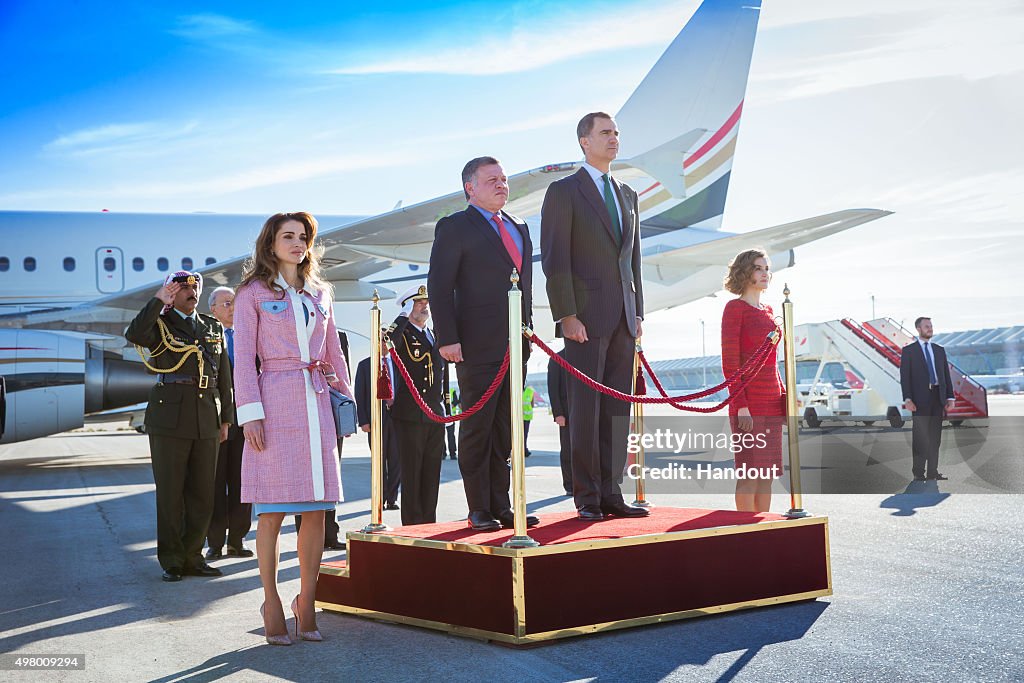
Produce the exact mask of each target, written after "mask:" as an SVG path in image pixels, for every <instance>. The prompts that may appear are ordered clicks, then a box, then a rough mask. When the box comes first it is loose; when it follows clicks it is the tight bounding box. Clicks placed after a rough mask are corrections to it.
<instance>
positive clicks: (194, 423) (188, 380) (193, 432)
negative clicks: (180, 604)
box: [124, 271, 235, 581]
mask: <svg viewBox="0 0 1024 683" xmlns="http://www.w3.org/2000/svg"><path fill="white" fill-rule="evenodd" d="M202 286H203V285H202V276H201V275H200V274H199V273H190V272H187V271H178V272H175V273H173V274H171V275H169V276H168V277H167V279H166V280H165V281H164V285H163V287H161V288H160V289H159V290H158V291H157V293H156V295H155V296H154V297H153V298H152V299H150V300H149V303H147V304H146V305H145V307H143V309H142V310H141V311H140V312H139V314H138V315H137V316H135V319H134V320H132V321H131V323H130V324H129V325H128V328H127V329H126V330H125V333H124V336H125V338H126V339H127V340H128V341H130V342H131V343H133V344H136V345H137V346H145V347H147V348H148V349H149V351H150V354H151V356H150V358H149V359H148V361H147V367H148V368H149V369H150V370H152V371H154V372H156V373H157V381H156V384H155V385H153V389H152V390H151V391H150V392H149V404H148V405H147V406H146V434H148V435H149V451H150V457H151V459H152V465H153V482H154V483H155V484H156V554H157V559H158V560H159V561H160V566H161V567H162V568H163V570H164V573H163V580H164V581H181V577H182V576H183V575H188V576H220V575H221V571H220V570H219V569H217V568H216V567H211V566H210V565H208V564H207V563H206V560H204V559H203V556H202V554H201V552H202V549H203V540H204V539H205V537H206V530H207V528H208V527H209V525H210V516H211V515H212V514H213V482H214V478H215V477H216V473H217V446H218V444H220V443H222V442H223V441H225V440H226V439H227V438H228V429H229V427H230V426H231V425H232V424H234V423H235V403H234V396H233V395H232V384H231V372H230V371H228V368H230V367H231V361H230V360H229V358H228V350H227V346H226V345H225V343H224V342H225V340H224V328H222V327H221V324H220V323H219V322H217V319H216V318H214V317H213V316H209V315H202V314H199V313H196V304H197V303H198V302H199V295H200V294H201V293H202ZM217 399H219V400H220V406H219V407H218V405H217V403H218V402H217Z"/></svg>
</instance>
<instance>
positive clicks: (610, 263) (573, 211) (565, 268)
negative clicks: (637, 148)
mask: <svg viewBox="0 0 1024 683" xmlns="http://www.w3.org/2000/svg"><path fill="white" fill-rule="evenodd" d="M612 186H613V187H614V188H615V192H616V193H617V194H618V197H619V204H620V205H621V206H622V214H623V216H622V246H621V247H620V246H619V245H618V244H616V240H615V237H614V235H613V233H612V224H611V217H610V216H609V215H608V209H607V208H606V207H605V204H604V198H603V197H602V195H601V193H600V192H598V189H597V185H595V184H594V181H593V180H592V179H591V177H590V174H588V173H587V171H586V169H583V168H581V169H580V170H579V171H577V172H576V173H574V174H573V175H571V176H569V177H567V178H563V179H562V180H559V181H557V182H554V183H551V185H549V186H548V190H547V193H546V194H545V195H544V205H543V207H542V209H541V223H540V249H541V263H542V265H543V267H544V275H545V276H546V277H547V289H548V302H549V303H550V304H551V315H552V317H553V318H554V319H555V320H561V319H562V318H564V317H566V316H569V315H575V316H576V317H578V318H579V319H580V321H581V322H582V323H583V324H584V325H586V327H587V335H588V336H589V337H606V336H608V335H610V334H611V333H612V331H614V329H615V326H616V325H618V324H619V320H621V319H622V316H623V314H625V316H626V322H627V324H628V325H629V330H630V332H632V333H633V336H636V318H637V317H640V318H643V315H644V295H643V280H642V278H641V276H640V260H641V259H640V212H639V206H638V203H637V195H636V192H634V191H633V189H632V188H631V187H629V186H628V185H623V184H622V183H620V182H618V181H617V180H615V179H614V178H613V179H612ZM558 334H559V336H560V335H561V331H560V330H559V331H558Z"/></svg>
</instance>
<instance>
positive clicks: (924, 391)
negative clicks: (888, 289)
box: [900, 317, 956, 481]
mask: <svg viewBox="0 0 1024 683" xmlns="http://www.w3.org/2000/svg"><path fill="white" fill-rule="evenodd" d="M914 327H915V328H917V340H916V341H914V342H913V343H912V344H908V345H907V346H904V347H903V353H902V354H901V356H900V384H901V385H902V388H903V407H904V408H906V409H907V410H909V411H911V412H912V413H913V414H914V424H913V434H914V441H913V446H912V448H913V453H914V465H913V473H914V479H915V480H916V481H924V480H925V479H937V480H944V479H946V477H945V476H944V475H942V474H940V473H939V446H940V444H941V443H942V419H943V417H945V415H946V410H947V409H948V408H952V407H953V404H954V403H955V402H956V397H955V395H954V393H953V382H952V380H951V379H950V377H949V363H948V362H947V361H946V350H945V349H944V348H942V347H941V346H939V345H938V344H933V343H932V342H931V341H930V340H931V338H932V335H933V334H934V332H933V329H932V320H931V318H925V317H921V318H918V319H917V320H915V321H914Z"/></svg>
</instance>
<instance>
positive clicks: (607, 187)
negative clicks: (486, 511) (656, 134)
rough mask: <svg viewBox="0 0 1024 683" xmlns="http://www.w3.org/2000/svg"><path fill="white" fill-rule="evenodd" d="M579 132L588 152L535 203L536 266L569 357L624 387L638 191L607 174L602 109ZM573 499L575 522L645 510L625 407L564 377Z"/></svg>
mask: <svg viewBox="0 0 1024 683" xmlns="http://www.w3.org/2000/svg"><path fill="white" fill-rule="evenodd" d="M576 135H577V138H578V139H579V144H580V147H581V148H582V149H583V154H584V156H585V158H586V161H585V163H584V164H583V167H582V168H581V169H580V170H579V171H577V172H576V173H574V174H573V175H571V176H569V177H567V178H563V179H562V180H559V181H557V182H554V183H552V184H551V185H550V186H549V187H548V190H547V194H546V195H545V196H544V205H543V208H542V209H541V230H540V243H541V264H542V266H543V268H544V274H545V276H546V277H547V290H548V300H549V302H550V304H551V314H552V316H553V317H554V319H555V321H556V322H557V326H556V328H557V333H558V334H559V335H561V336H562V337H564V338H565V358H566V360H568V361H569V362H570V363H571V364H572V365H574V366H575V367H576V368H578V369H579V370H581V371H583V372H584V373H585V374H587V375H589V376H590V377H593V378H594V379H596V380H597V381H599V382H601V383H602V384H605V385H608V386H610V387H613V388H615V389H618V390H619V391H624V392H627V393H629V391H630V386H631V382H632V373H633V349H634V341H635V339H637V338H638V337H639V336H640V334H641V322H640V321H641V319H642V318H643V301H644V299H643V288H642V280H641V277H640V220H639V216H640V211H639V206H638V202H637V195H636V192H635V191H633V189H632V188H631V187H629V186H628V185H623V184H622V183H620V182H619V181H617V180H615V179H614V178H613V177H612V176H611V173H610V167H611V163H612V161H613V160H614V159H615V157H616V156H617V155H618V153H619V130H618V128H617V127H616V125H615V120H614V119H613V118H612V117H611V116H610V115H609V114H605V113H604V112H593V113H590V114H587V115H586V116H584V117H583V118H582V119H581V120H580V122H579V124H578V125H577V127H576ZM569 405H570V408H569V415H570V416H571V419H570V420H569V429H570V441H571V444H572V445H571V449H572V479H573V498H574V500H575V502H576V511H577V515H578V516H579V518H580V519H582V520H586V521H597V520H601V519H604V517H605V516H617V517H643V516H645V515H647V514H648V513H647V511H646V510H644V509H643V508H638V507H633V506H631V505H626V503H625V501H624V500H623V498H622V491H621V490H620V485H621V483H622V473H623V469H624V468H625V465H626V437H627V433H628V420H629V404H628V403H624V402H622V401H617V400H615V399H613V398H610V397H608V396H604V395H602V394H599V393H597V392H596V391H594V390H592V389H590V388H588V387H586V386H585V385H583V384H582V383H580V382H578V381H573V382H570V383H569Z"/></svg>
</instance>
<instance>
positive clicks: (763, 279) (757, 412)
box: [722, 249, 786, 512]
mask: <svg viewBox="0 0 1024 683" xmlns="http://www.w3.org/2000/svg"><path fill="white" fill-rule="evenodd" d="M771 280H772V276H771V265H770V264H769V263H768V255H767V254H766V253H765V252H764V251H762V250H760V249H749V250H747V251H744V252H741V253H739V254H737V255H736V257H735V258H734V259H733V260H732V263H730V264H729V274H728V276H727V277H726V278H725V288H726V289H727V290H729V291H730V292H732V293H733V294H738V295H739V298H738V299H733V300H732V301H730V302H729V303H727V304H726V305H725V311H724V312H723V313H722V372H723V373H724V374H725V376H726V377H731V376H732V375H733V374H734V373H735V372H736V371H737V370H739V368H740V367H742V365H743V364H744V363H745V362H746V361H747V359H748V358H750V356H751V355H752V354H753V353H754V351H756V350H757V348H758V347H759V346H760V345H761V344H762V342H764V340H765V337H766V336H767V335H768V333H769V332H771V331H772V330H774V329H775V328H776V324H775V320H774V316H773V313H772V308H771V306H768V305H767V304H762V303H761V293H762V292H763V291H764V290H766V289H768V284H769V283H770V282H771ZM730 397H731V398H732V401H731V402H730V403H729V424H730V426H731V427H732V432H733V440H732V442H733V444H735V445H734V447H733V450H734V455H735V460H736V468H737V470H739V469H740V468H741V467H743V466H746V468H747V470H748V472H749V470H750V469H751V468H755V469H756V470H757V471H758V473H759V474H762V475H768V476H767V477H762V478H746V479H744V478H739V477H738V478H737V479H736V509H737V510H747V511H751V512H767V511H768V509H769V508H770V507H771V502H772V481H773V480H774V477H773V476H772V475H774V476H781V474H782V424H783V421H784V419H785V417H784V416H785V414H786V396H785V389H784V388H783V385H782V380H781V378H780V377H779V368H778V362H777V357H776V351H775V350H774V349H773V350H772V352H771V353H770V354H769V355H768V360H767V361H765V364H764V365H763V366H761V369H760V371H759V372H758V373H757V374H756V375H755V376H754V378H753V379H752V380H751V381H750V383H749V384H747V385H746V387H744V388H743V389H740V390H739V391H737V390H735V389H734V388H730ZM773 466H774V467H775V468H777V469H775V470H772V467H773Z"/></svg>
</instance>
